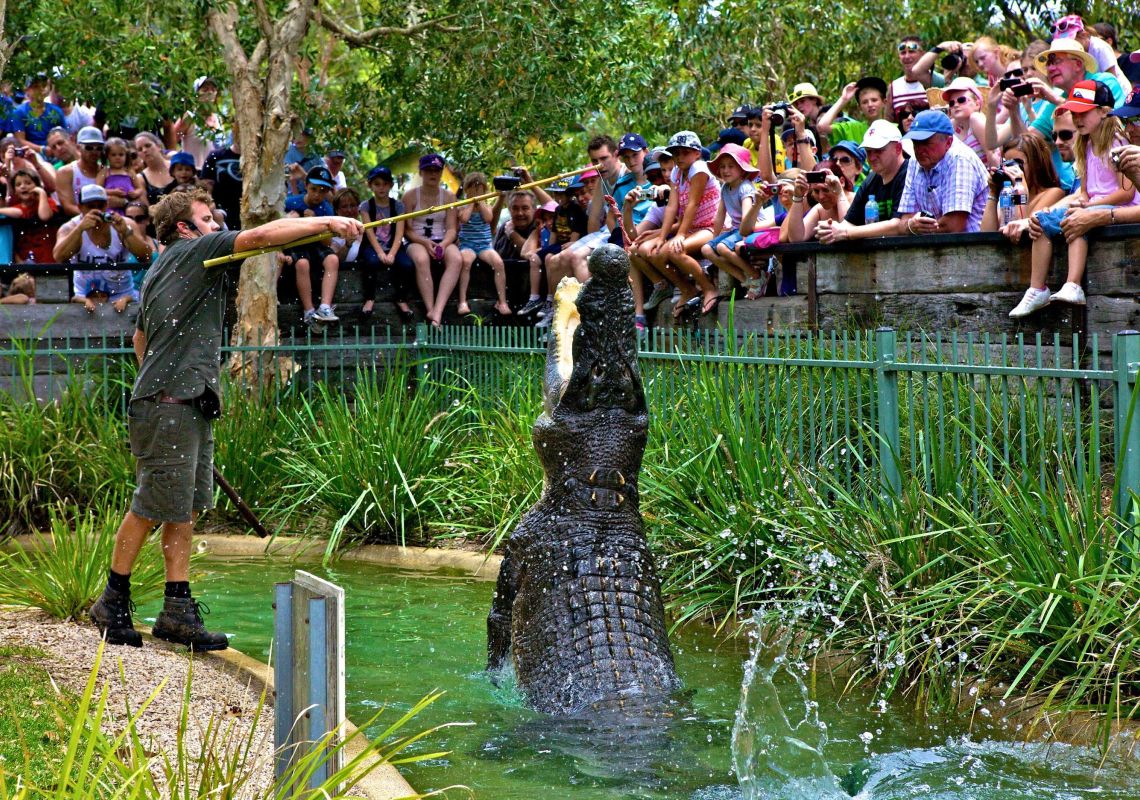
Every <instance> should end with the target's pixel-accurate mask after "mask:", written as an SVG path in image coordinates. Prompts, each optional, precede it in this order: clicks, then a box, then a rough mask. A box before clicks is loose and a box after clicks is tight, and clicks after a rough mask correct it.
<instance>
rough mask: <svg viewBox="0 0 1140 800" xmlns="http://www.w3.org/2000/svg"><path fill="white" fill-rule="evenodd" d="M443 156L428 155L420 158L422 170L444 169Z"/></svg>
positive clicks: (436, 154) (437, 154)
mask: <svg viewBox="0 0 1140 800" xmlns="http://www.w3.org/2000/svg"><path fill="white" fill-rule="evenodd" d="M443 165H444V161H443V156H441V155H440V154H439V153H428V154H427V155H425V156H420V169H443Z"/></svg>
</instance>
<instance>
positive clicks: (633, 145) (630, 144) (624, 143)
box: [617, 133, 649, 155]
mask: <svg viewBox="0 0 1140 800" xmlns="http://www.w3.org/2000/svg"><path fill="white" fill-rule="evenodd" d="M648 149H649V142H647V141H645V137H644V136H642V135H641V134H640V133H627V134H626V135H625V136H623V137H621V141H620V142H618V149H617V151H618V155H621V151H622V150H634V151H637V150H648Z"/></svg>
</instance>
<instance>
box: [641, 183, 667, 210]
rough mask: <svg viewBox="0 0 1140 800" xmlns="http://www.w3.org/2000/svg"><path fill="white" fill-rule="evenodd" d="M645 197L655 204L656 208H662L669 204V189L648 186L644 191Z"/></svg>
mask: <svg viewBox="0 0 1140 800" xmlns="http://www.w3.org/2000/svg"><path fill="white" fill-rule="evenodd" d="M645 196H646V197H648V198H649V199H650V200H652V201H653V202H654V203H656V204H657V205H658V206H661V207H662V208H664V207H665V206H666V205H667V204H668V203H669V187H668V186H650V187H649V188H648V189H646V190H645Z"/></svg>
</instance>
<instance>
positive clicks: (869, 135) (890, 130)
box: [860, 119, 902, 150]
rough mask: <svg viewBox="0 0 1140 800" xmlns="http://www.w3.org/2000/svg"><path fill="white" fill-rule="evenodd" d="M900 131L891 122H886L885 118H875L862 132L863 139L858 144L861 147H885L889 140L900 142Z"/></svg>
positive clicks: (876, 148)
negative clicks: (865, 130)
mask: <svg viewBox="0 0 1140 800" xmlns="http://www.w3.org/2000/svg"><path fill="white" fill-rule="evenodd" d="M901 141H902V131H900V130H899V128H898V126H897V125H895V124H894V123H893V122H888V121H887V120H885V119H877V120H875V121H874V122H872V123H871V127H869V128H868V129H867V132H866V133H865V134H863V141H862V142H860V144H861V145H862V146H863V147H870V148H873V149H875V150H878V149H879V148H881V147H886V146H887V145H888V144H890V143H891V142H901Z"/></svg>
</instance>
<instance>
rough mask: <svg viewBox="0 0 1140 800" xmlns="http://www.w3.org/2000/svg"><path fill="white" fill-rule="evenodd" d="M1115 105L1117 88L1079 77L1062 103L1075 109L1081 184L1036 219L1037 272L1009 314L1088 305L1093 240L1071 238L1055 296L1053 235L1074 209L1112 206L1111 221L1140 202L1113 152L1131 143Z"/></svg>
mask: <svg viewBox="0 0 1140 800" xmlns="http://www.w3.org/2000/svg"><path fill="white" fill-rule="evenodd" d="M1112 107H1113V98H1112V92H1111V91H1109V88H1108V87H1107V86H1106V85H1104V84H1103V83H1101V82H1100V81H1079V82H1078V83H1077V84H1076V85H1075V86H1073V91H1072V93H1070V95H1069V99H1068V101H1067V102H1065V103H1063V104H1062V105H1060V106H1058V107H1057V110H1058V111H1061V110H1062V109H1064V110H1067V111H1070V112H1071V113H1072V115H1073V124H1074V125H1075V126H1076V128H1077V141H1076V143H1075V144H1074V145H1073V151H1074V153H1075V154H1076V157H1077V164H1076V171H1077V175H1078V176H1079V177H1080V179H1081V186H1080V189H1078V190H1077V191H1076V192H1075V193H1074V194H1071V195H1069V196H1068V197H1066V198H1064V199H1063V200H1062V201H1061V202H1060V203H1058V204H1057V205H1056V206H1054V207H1053V208H1049V209H1045V210H1044V211H1038V212H1037V213H1036V214H1034V215H1033V217H1032V219H1031V220H1030V223H1029V236H1030V238H1031V239H1033V255H1032V272H1031V274H1030V279H1029V288H1028V289H1026V290H1025V296H1024V297H1022V298H1021V302H1020V303H1018V304H1017V306H1016V307H1015V308H1014V309H1013V310H1012V311H1010V312H1009V315H1010V316H1011V317H1012V318H1014V319H1020V318H1021V317H1026V316H1029V315H1030V314H1032V313H1033V312H1034V311H1037V310H1038V309H1040V308H1044V307H1045V306H1046V305H1048V304H1049V303H1050V302H1053V301H1057V302H1062V303H1072V304H1073V305H1078V306H1083V305H1084V304H1085V291H1084V289H1082V288H1081V279H1082V278H1083V277H1084V274H1085V263H1086V262H1087V261H1088V255H1089V242H1088V239H1087V238H1086V237H1085V236H1076V237H1074V238H1073V239H1071V240H1070V241H1069V274H1068V276H1067V277H1066V279H1065V285H1064V286H1062V287H1061V288H1060V289H1059V290H1058V291H1057V293H1056V294H1053V295H1050V294H1049V289H1048V288H1047V287H1046V286H1045V277H1046V275H1047V274H1048V273H1049V265H1050V264H1051V263H1052V261H1053V240H1052V237H1054V236H1057V235H1059V234H1060V233H1061V220H1063V219H1064V218H1065V214H1066V213H1067V212H1068V210H1069V208H1107V209H1108V210H1109V220H1110V222H1111V220H1112V219H1113V217H1114V211H1115V209H1116V208H1117V207H1119V206H1134V205H1138V204H1140V193H1137V191H1136V187H1135V186H1133V185H1132V183H1131V182H1129V180H1128V179H1127V178H1125V177H1124V176H1123V175H1122V174H1120V173H1119V172H1118V171H1116V169H1115V168H1114V167H1113V164H1112V161H1111V159H1110V156H1109V153H1110V151H1111V150H1112V148H1114V147H1116V146H1117V145H1121V144H1124V141H1125V140H1124V132H1123V126H1122V125H1121V122H1120V119H1119V118H1117V117H1114V116H1110V115H1109V114H1110V112H1111V111H1112Z"/></svg>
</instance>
